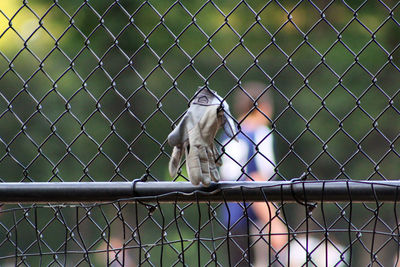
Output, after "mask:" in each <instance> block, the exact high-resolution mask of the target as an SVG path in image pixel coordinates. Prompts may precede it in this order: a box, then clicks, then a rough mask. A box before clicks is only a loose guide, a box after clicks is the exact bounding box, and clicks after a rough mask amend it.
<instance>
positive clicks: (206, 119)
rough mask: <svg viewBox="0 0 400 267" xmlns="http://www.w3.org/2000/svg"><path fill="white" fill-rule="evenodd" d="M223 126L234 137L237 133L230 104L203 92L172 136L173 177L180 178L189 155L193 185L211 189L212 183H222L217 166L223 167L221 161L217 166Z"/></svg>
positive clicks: (170, 166)
mask: <svg viewBox="0 0 400 267" xmlns="http://www.w3.org/2000/svg"><path fill="white" fill-rule="evenodd" d="M221 103H222V107H223V108H222V109H220V107H221ZM221 126H224V130H225V132H226V134H227V135H228V136H230V137H233V136H234V134H235V133H236V127H235V125H234V123H233V120H232V117H231V115H230V113H229V106H228V104H227V103H226V102H222V98H221V97H220V96H218V95H217V94H216V93H215V92H213V91H211V90H209V89H207V88H203V89H200V90H199V91H198V92H197V93H196V96H195V98H194V100H193V102H192V103H191V105H190V107H189V109H188V110H187V112H186V114H185V115H184V117H183V118H182V120H181V121H180V122H179V124H178V126H177V127H176V128H175V129H174V130H173V131H172V132H171V133H170V134H169V135H168V143H169V144H170V145H171V146H173V147H174V148H173V151H172V155H171V159H170V162H169V173H170V175H171V176H172V177H175V176H176V174H177V172H178V169H179V166H180V163H181V160H182V157H183V154H185V155H186V168H187V171H188V174H189V179H190V181H191V182H192V184H194V185H198V184H199V183H200V182H201V183H203V185H205V186H208V185H209V184H210V183H211V180H212V181H214V182H218V181H219V179H220V177H219V173H218V170H217V165H221V161H220V160H219V161H218V162H217V158H218V152H217V149H216V147H215V145H214V138H215V135H216V134H217V131H218V129H219V128H220V127H221Z"/></svg>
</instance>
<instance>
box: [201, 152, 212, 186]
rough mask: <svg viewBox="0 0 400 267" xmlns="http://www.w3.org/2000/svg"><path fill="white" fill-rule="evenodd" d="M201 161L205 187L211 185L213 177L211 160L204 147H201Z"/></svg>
mask: <svg viewBox="0 0 400 267" xmlns="http://www.w3.org/2000/svg"><path fill="white" fill-rule="evenodd" d="M199 159H200V166H201V173H202V177H201V178H202V182H203V184H204V185H205V186H208V185H210V183H211V175H210V164H211V162H210V158H209V156H208V153H207V149H206V148H205V147H204V146H200V147H199Z"/></svg>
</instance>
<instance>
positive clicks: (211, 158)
mask: <svg viewBox="0 0 400 267" xmlns="http://www.w3.org/2000/svg"><path fill="white" fill-rule="evenodd" d="M207 154H208V159H209V160H208V162H209V167H210V176H211V179H212V180H213V181H214V182H219V179H220V177H219V172H218V169H217V166H216V165H215V156H214V151H213V150H212V149H207Z"/></svg>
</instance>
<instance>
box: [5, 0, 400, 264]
mask: <svg viewBox="0 0 400 267" xmlns="http://www.w3.org/2000/svg"><path fill="white" fill-rule="evenodd" d="M398 13H399V2H396V1H389V0H387V1H342V2H339V1H314V2H313V1H297V2H296V1H251V0H247V1H228V2H227V1H132V0H114V1H111V0H106V1H86V0H85V1H84V0H81V1H58V0H54V1H42V0H31V1H29V2H28V1H2V2H1V3H0V88H1V89H0V173H1V176H0V180H1V181H2V182H80V181H94V182H95V181H132V180H133V179H136V178H138V177H142V176H143V175H146V176H147V177H148V178H149V179H150V180H154V181H160V180H166V179H168V170H167V167H166V166H167V164H168V160H169V157H170V152H171V150H170V147H169V146H168V144H167V142H166V137H167V135H168V133H169V132H170V131H171V130H172V128H173V127H174V125H176V123H177V122H178V121H179V119H180V118H181V117H182V116H183V114H184V112H185V110H186V109H187V107H188V103H189V101H190V99H191V97H192V96H193V94H194V92H195V91H196V90H197V88H198V86H204V85H207V86H209V87H210V88H211V89H213V90H216V91H218V93H219V94H220V95H222V96H223V97H224V98H225V99H226V101H227V102H228V103H232V102H233V101H234V94H235V93H236V92H237V91H240V90H245V88H244V86H243V84H245V83H246V82H249V81H254V80H257V81H259V82H262V83H264V84H265V90H264V91H265V92H267V91H268V92H271V94H272V96H273V99H274V106H275V111H274V113H275V114H274V116H273V117H268V119H269V120H270V122H271V127H272V134H273V135H274V138H275V150H276V151H275V153H276V155H275V156H276V163H275V166H274V167H275V175H276V177H277V179H278V180H290V179H292V178H293V177H299V176H300V175H301V174H302V173H305V174H306V175H307V178H308V179H310V180H336V179H347V180H393V179H398V176H399V175H398V174H399V171H400V154H399V153H400V152H399V150H398V148H397V147H398V142H399V136H400V135H399V133H400V126H399V125H400V116H399V115H400V106H399V92H400V91H399V88H398V84H399V82H400V78H399V77H400V75H399V72H400V68H399V64H400V62H399V55H400V54H399V53H400V49H399V47H400V27H399V26H400V24H399V20H400V17H399V15H398ZM254 102H255V105H254V108H253V109H258V107H257V103H256V102H257V100H256V99H255V100H254ZM249 114H250V112H249ZM249 114H247V116H248V115H249ZM235 115H237V114H235ZM264 115H266V114H264ZM266 116H267V115H266ZM238 122H239V125H240V124H241V121H240V120H239V121H238ZM257 145H258V144H255V146H256V147H257ZM220 149H221V150H222V151H224V149H225V147H224V146H223V145H220ZM255 153H256V154H260V153H261V152H260V151H259V150H257V149H256V152H255ZM227 156H230V155H227ZM262 156H263V157H265V158H268V155H262ZM248 164H250V163H249V162H247V163H246V164H245V165H244V166H241V167H242V168H243V170H245V167H246V166H247V165H248ZM174 179H175V180H181V181H182V180H187V175H186V172H185V170H182V172H180V174H179V175H178V177H176V178H174ZM265 200H267V199H265ZM238 201H239V202H243V199H238ZM247 204H249V203H247ZM250 204H251V203H250ZM152 205H154V206H148V205H142V204H141V203H139V202H135V203H133V204H125V203H120V202H115V203H108V204H101V205H92V206H85V205H77V206H74V207H71V206H60V205H56V206H52V205H27V204H15V205H3V206H2V210H1V212H0V265H2V266H3V265H5V266H8V265H10V266H11V265H18V266H42V265H51V266H53V265H54V266H58V265H60V266H78V265H83V266H86V265H94V266H95V265H102V264H104V262H106V263H107V265H109V266H111V265H112V266H120V265H125V266H134V265H143V266H175V265H181V264H186V265H188V266H192V265H199V266H200V265H201V266H208V265H215V266H229V264H232V265H233V263H231V262H229V257H227V251H228V252H229V246H228V245H227V244H228V243H229V242H231V243H232V242H233V243H234V245H235V244H236V243H235V242H236V240H235V239H234V238H232V235H231V234H232V233H231V232H230V230H231V229H227V226H226V225H225V224H224V222H223V221H222V218H221V216H220V214H221V212H222V209H223V208H224V207H225V205H226V203H218V204H211V203H206V204H204V203H203V204H201V203H189V204H182V203H172V204H161V203H154V204H152ZM274 205H275V206H276V208H277V214H276V215H275V216H277V217H276V218H277V220H282V221H283V222H284V223H285V225H286V226H287V229H288V233H289V234H283V235H284V236H287V241H289V240H291V242H290V243H287V244H286V246H285V247H284V248H283V249H282V250H281V251H273V250H274V249H273V248H272V247H271V246H270V247H269V248H270V250H269V263H270V264H274V266H275V265H276V266H286V265H288V263H287V261H285V256H284V255H285V253H287V250H288V247H289V244H293V246H295V245H296V242H297V244H298V245H300V246H304V248H303V250H302V251H303V252H305V251H307V252H308V253H309V256H310V255H311V258H310V259H309V260H310V262H309V264H310V265H311V266H314V265H318V264H317V263H316V262H314V261H313V259H314V260H315V257H314V258H313V257H312V256H313V255H316V254H317V250H318V248H321V247H324V246H325V247H327V246H328V244H330V245H332V246H333V247H334V248H335V250H336V252H338V253H339V255H340V256H339V257H337V261H336V262H340V264H342V265H343V266H350V265H353V266H363V265H368V264H369V266H393V265H396V264H397V262H398V261H399V255H398V251H399V240H398V235H399V229H398V225H399V223H398V217H397V212H398V207H397V203H384V204H383V203H378V202H376V203H372V204H371V203H369V204H367V203H353V202H352V201H351V197H350V199H349V202H347V203H334V204H330V203H324V202H323V201H322V203H321V204H320V205H319V206H318V207H317V208H316V209H314V210H313V211H312V212H311V211H309V210H308V207H307V206H301V205H299V204H298V203H296V204H290V203H284V202H281V203H275V204H274ZM152 207H153V208H152ZM245 207H246V205H244V206H243V209H244V210H246V209H247V208H245ZM299 207H300V208H299ZM154 209H155V210H154ZM243 219H244V220H246V221H247V222H248V225H249V227H248V228H254V227H251V225H256V222H253V221H252V220H251V219H250V218H249V217H248V216H247V214H246V212H245V213H244V217H243ZM234 223H235V222H232V224H234ZM267 228H268V225H263V226H260V225H256V226H255V229H256V230H255V231H256V232H255V233H254V232H253V233H250V232H248V233H247V237H248V238H247V240H248V242H247V246H245V247H240V249H241V251H242V254H243V262H242V265H245V266H247V265H248V264H249V259H250V261H251V262H252V263H254V260H253V258H252V257H253V256H251V255H252V249H251V250H249V248H251V247H255V246H256V245H255V243H257V242H258V243H266V244H269V243H270V239H269V238H270V237H269V236H270V235H268V234H265V231H266V230H265V229H267ZM253 236H254V238H253ZM304 236H307V237H308V236H311V237H315V238H317V239H318V240H319V243H318V244H317V245H316V246H315V247H314V249H313V248H312V245H311V243H306V245H304V244H303V243H302V241H301V240H302V237H304ZM236 245H237V246H240V245H239V244H236ZM309 245H310V247H308V246H309ZM313 253H314V254H313ZM331 255H333V254H331ZM393 255H395V257H393ZM287 258H288V257H286V260H287ZM289 258H290V257H289Z"/></svg>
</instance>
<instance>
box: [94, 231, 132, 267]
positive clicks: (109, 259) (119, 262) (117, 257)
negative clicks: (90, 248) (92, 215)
mask: <svg viewBox="0 0 400 267" xmlns="http://www.w3.org/2000/svg"><path fill="white" fill-rule="evenodd" d="M98 250H99V252H98V253H96V254H95V255H96V263H97V264H99V265H100V266H103V264H104V265H106V266H110V267H119V266H129V267H135V266H136V263H135V262H134V260H133V257H132V254H133V250H132V249H128V248H126V247H125V246H124V240H123V239H122V238H119V237H111V238H110V240H109V241H108V242H102V243H101V245H100V246H99V248H98ZM124 250H125V251H124ZM100 251H102V252H100Z"/></svg>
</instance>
